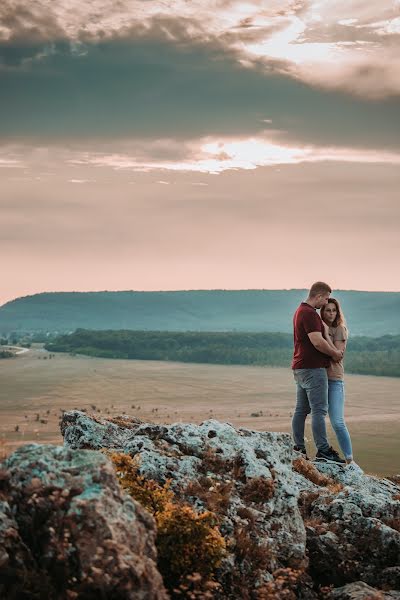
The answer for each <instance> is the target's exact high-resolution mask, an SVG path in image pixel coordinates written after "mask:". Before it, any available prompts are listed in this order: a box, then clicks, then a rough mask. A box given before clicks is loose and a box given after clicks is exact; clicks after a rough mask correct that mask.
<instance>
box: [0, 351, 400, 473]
mask: <svg viewBox="0 0 400 600" xmlns="http://www.w3.org/2000/svg"><path fill="white" fill-rule="evenodd" d="M50 356H51V355H50V354H49V353H47V352H46V351H44V350H42V349H38V348H34V349H31V350H30V351H29V352H26V353H24V354H22V355H20V356H18V357H16V358H15V359H10V360H3V361H1V365H0V369H1V382H2V384H1V386H0V437H1V439H3V440H5V442H6V443H7V444H8V445H9V448H12V447H15V446H17V445H21V444H24V443H28V442H45V443H48V442H52V443H57V444H61V443H62V438H61V434H60V432H59V427H58V420H59V416H60V414H61V412H62V411H65V410H70V409H73V408H79V409H85V410H87V411H88V412H89V413H94V414H95V415H98V416H107V417H109V416H113V415H118V414H121V413H127V414H129V415H135V416H138V417H140V418H141V419H144V420H151V421H155V422H166V423H171V422H175V421H185V422H186V421H187V422H201V421H202V420H204V419H208V418H217V419H219V420H221V421H229V422H231V423H233V424H234V425H241V426H244V427H248V428H252V429H257V430H268V431H287V432H289V431H290V421H291V412H292V410H293V406H294V394H295V392H294V384H293V381H292V376H291V372H290V369H284V368H272V367H254V366H226V365H205V364H183V363H175V362H159V361H137V360H109V359H102V358H91V357H84V356H70V355H68V354H56V355H54V356H52V358H50ZM346 390H347V407H346V414H347V421H348V425H349V428H350V430H351V434H352V438H353V442H354V448H355V456H356V457H357V459H358V461H359V462H360V464H361V465H362V466H363V468H365V469H366V470H367V471H368V472H371V473H377V474H380V475H385V474H395V473H398V471H399V466H398V440H399V436H400V380H399V379H395V378H389V377H383V378H378V377H370V376H360V375H348V376H347V377H346ZM16 429H17V430H16ZM307 435H308V439H309V440H311V435H310V431H309V429H308V434H307ZM331 440H332V442H333V443H334V444H335V446H336V447H337V444H336V442H335V440H334V438H333V437H332V434H331ZM309 449H310V450H312V444H311V443H309Z"/></svg>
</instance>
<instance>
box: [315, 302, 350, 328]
mask: <svg viewBox="0 0 400 600" xmlns="http://www.w3.org/2000/svg"><path fill="white" fill-rule="evenodd" d="M328 304H334V305H335V306H336V311H337V312H336V318H335V320H334V321H333V323H332V327H338V326H339V325H342V327H344V328H345V329H346V330H347V324H346V319H345V318H344V314H343V311H342V308H341V306H340V303H339V300H336V298H329V300H328ZM328 304H325V306H323V307H322V308H321V319H322V320H323V321H325V319H324V314H325V308H326V307H327V306H328ZM325 323H326V321H325ZM327 325H328V323H327Z"/></svg>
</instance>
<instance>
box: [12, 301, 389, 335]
mask: <svg viewBox="0 0 400 600" xmlns="http://www.w3.org/2000/svg"><path fill="white" fill-rule="evenodd" d="M305 297H306V290H239V291H236V290H204V291H177V292H135V291H128V292H52V293H42V294H35V295H33V296H26V297H24V298H18V299H16V300H13V301H11V302H8V303H7V304H4V305H3V306H2V307H0V333H9V332H11V331H58V332H68V331H74V330H75V329H77V328H85V329H134V330H153V331H154V330H160V331H249V332H252V331H254V332H257V331H259V332H262V331H266V332H283V333H289V332H291V328H292V323H291V321H292V315H293V312H294V310H295V309H296V307H297V306H298V304H299V303H300V302H301V300H303V299H304V298H305ZM335 297H337V298H338V299H339V300H341V302H342V305H343V308H344V311H345V313H346V316H347V320H348V323H349V328H350V331H351V333H352V334H353V335H368V336H373V337H378V336H382V335H386V334H391V335H399V334H400V292H358V291H338V292H335Z"/></svg>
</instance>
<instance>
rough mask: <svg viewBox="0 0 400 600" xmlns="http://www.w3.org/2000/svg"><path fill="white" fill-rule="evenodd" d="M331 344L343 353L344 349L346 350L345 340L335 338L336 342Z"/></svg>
mask: <svg viewBox="0 0 400 600" xmlns="http://www.w3.org/2000/svg"><path fill="white" fill-rule="evenodd" d="M333 344H334V346H335V348H337V349H338V350H341V351H342V352H343V354H344V351H345V350H346V340H336V342H333Z"/></svg>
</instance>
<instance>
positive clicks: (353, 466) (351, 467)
mask: <svg viewBox="0 0 400 600" xmlns="http://www.w3.org/2000/svg"><path fill="white" fill-rule="evenodd" d="M346 471H347V472H349V473H351V474H354V475H364V471H363V470H362V468H361V467H360V466H359V465H358V464H357V463H355V462H354V461H352V462H350V463H349V464H348V465H347V467H346Z"/></svg>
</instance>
